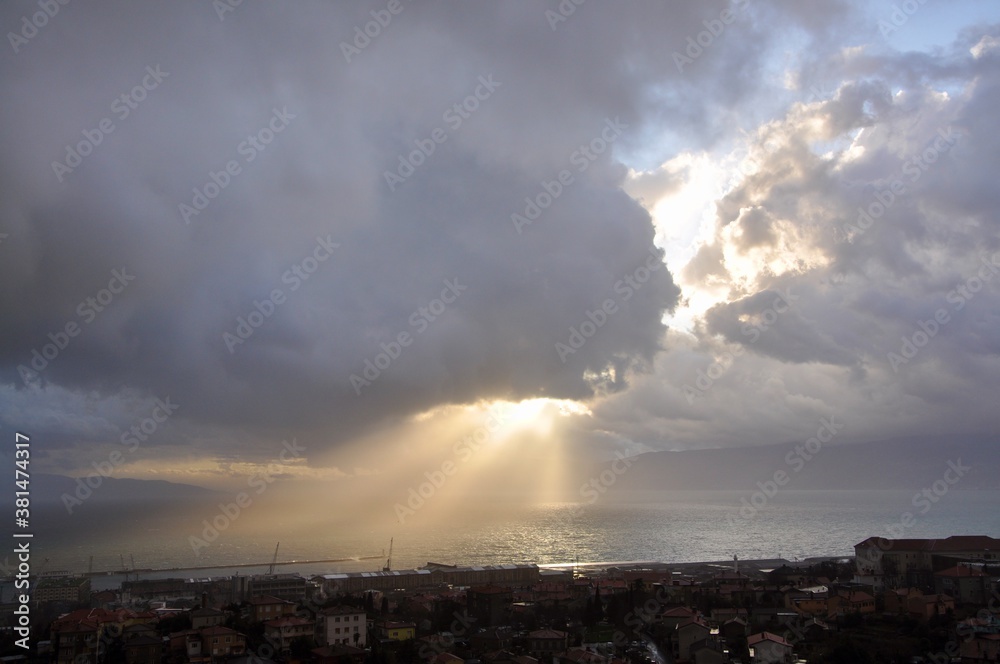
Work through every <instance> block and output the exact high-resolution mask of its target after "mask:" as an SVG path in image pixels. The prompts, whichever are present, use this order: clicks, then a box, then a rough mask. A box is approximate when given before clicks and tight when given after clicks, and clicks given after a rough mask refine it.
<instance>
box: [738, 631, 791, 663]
mask: <svg viewBox="0 0 1000 664" xmlns="http://www.w3.org/2000/svg"><path fill="white" fill-rule="evenodd" d="M747 646H748V647H749V648H750V661H751V662H752V664H789V663H790V662H792V661H794V660H793V659H792V644H791V643H789V642H788V641H786V640H785V639H783V638H781V637H780V636H778V635H777V634H772V633H770V632H760V633H759V634H751V635H750V637H749V638H748V639H747Z"/></svg>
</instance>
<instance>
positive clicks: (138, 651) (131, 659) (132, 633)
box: [123, 625, 163, 664]
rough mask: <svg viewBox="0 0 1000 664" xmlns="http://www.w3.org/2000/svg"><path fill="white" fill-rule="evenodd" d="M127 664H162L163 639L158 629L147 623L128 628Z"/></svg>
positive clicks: (126, 644)
mask: <svg viewBox="0 0 1000 664" xmlns="http://www.w3.org/2000/svg"><path fill="white" fill-rule="evenodd" d="M123 638H124V640H125V662H126V664H160V661H161V660H162V659H163V639H162V638H160V636H159V634H157V633H156V630H155V629H153V628H151V627H149V626H147V625H134V626H133V627H129V628H126V631H125V634H124V635H123Z"/></svg>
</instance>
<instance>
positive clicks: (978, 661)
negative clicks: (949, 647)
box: [959, 634, 1000, 664]
mask: <svg viewBox="0 0 1000 664" xmlns="http://www.w3.org/2000/svg"><path fill="white" fill-rule="evenodd" d="M959 647H960V651H959V652H960V653H961V655H962V664H995V663H996V662H1000V634H976V635H975V636H973V637H972V638H971V639H965V640H963V641H962V644H961V646H959Z"/></svg>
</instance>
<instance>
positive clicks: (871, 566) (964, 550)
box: [854, 535, 1000, 590]
mask: <svg viewBox="0 0 1000 664" xmlns="http://www.w3.org/2000/svg"><path fill="white" fill-rule="evenodd" d="M854 555H855V560H856V563H857V568H858V571H857V574H856V576H855V580H856V581H859V582H861V583H867V584H869V585H871V586H873V587H874V588H875V590H881V589H882V588H899V587H902V586H920V587H927V588H930V587H932V586H933V583H934V579H933V573H934V571H935V568H934V564H935V562H934V561H935V559H938V560H941V559H942V557H944V558H946V559H948V560H953V561H954V562H952V563H951V564H947V565H946V566H947V567H951V566H952V565H954V564H957V562H958V561H961V560H966V561H980V562H985V563H994V564H995V563H996V562H997V561H1000V539H995V538H992V537H986V536H983V535H953V536H951V537H948V538H945V539H895V540H890V539H885V538H881V537H869V538H868V539H866V540H864V541H863V542H859V543H858V544H855V545H854ZM939 569H943V567H942V568H939Z"/></svg>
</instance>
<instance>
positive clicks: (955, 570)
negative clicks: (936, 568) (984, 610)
mask: <svg viewBox="0 0 1000 664" xmlns="http://www.w3.org/2000/svg"><path fill="white" fill-rule="evenodd" d="M992 585H993V582H992V580H991V579H990V576H989V575H988V574H986V572H984V571H983V570H982V569H978V568H976V567H971V566H969V565H956V566H955V567H950V568H948V569H945V570H941V571H940V572H935V573H934V592H936V593H939V594H945V595H951V596H952V597H954V598H955V602H957V603H958V604H977V605H985V604H986V602H987V601H989V597H990V593H991V586H992Z"/></svg>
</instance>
